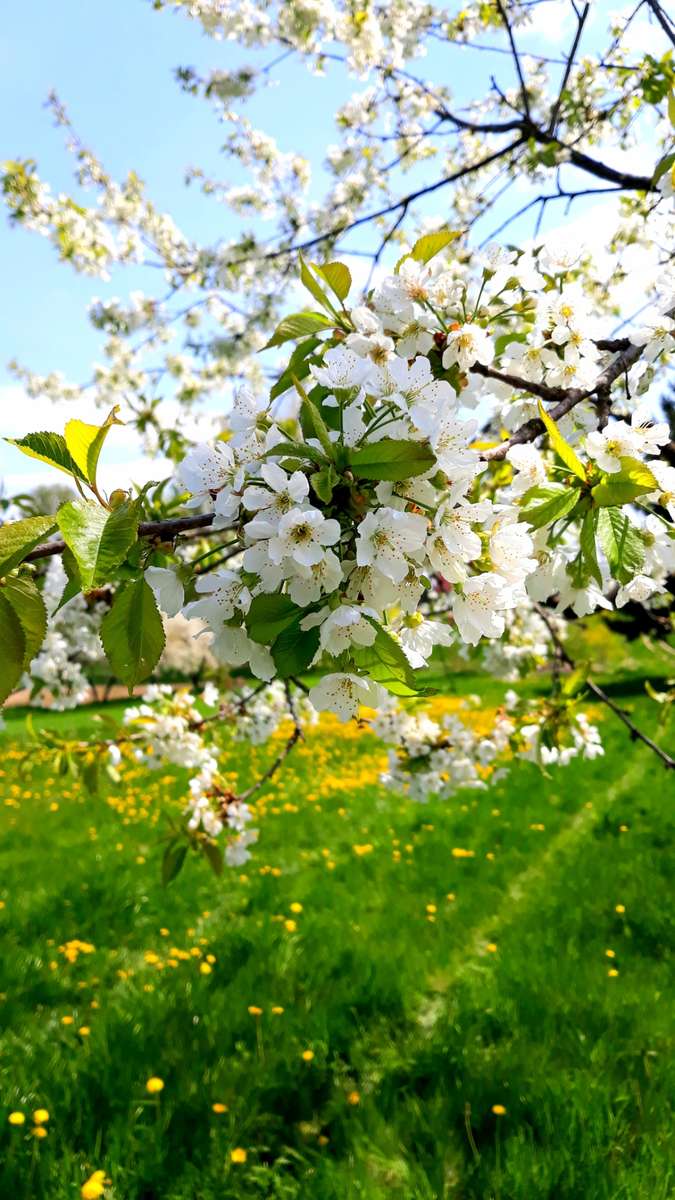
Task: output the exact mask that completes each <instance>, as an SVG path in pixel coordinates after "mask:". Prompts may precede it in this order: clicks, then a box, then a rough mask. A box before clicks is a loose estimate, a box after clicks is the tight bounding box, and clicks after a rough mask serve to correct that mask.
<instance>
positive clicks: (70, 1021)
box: [61, 1017, 74, 1025]
mask: <svg viewBox="0 0 675 1200" xmlns="http://www.w3.org/2000/svg"><path fill="white" fill-rule="evenodd" d="M73 1020H74V1018H73V1017H61V1024H62V1025H72V1024H73Z"/></svg>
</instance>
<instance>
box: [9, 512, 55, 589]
mask: <svg viewBox="0 0 675 1200" xmlns="http://www.w3.org/2000/svg"><path fill="white" fill-rule="evenodd" d="M55 529H56V520H55V518H54V517H24V519H23V520H22V521H8V523H7V524H6V525H1V526H0V578H2V576H3V575H7V574H8V573H9V572H10V571H13V570H14V567H18V565H19V563H20V562H23V560H24V558H25V557H26V555H27V554H30V552H31V550H34V549H35V547H36V546H39V545H40V543H41V542H44V541H46V539H47V538H48V537H49V536H50V534H52V533H53V532H54V530H55Z"/></svg>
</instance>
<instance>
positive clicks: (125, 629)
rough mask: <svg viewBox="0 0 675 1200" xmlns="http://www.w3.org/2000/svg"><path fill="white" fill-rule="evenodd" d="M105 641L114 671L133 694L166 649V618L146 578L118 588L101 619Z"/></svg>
mask: <svg viewBox="0 0 675 1200" xmlns="http://www.w3.org/2000/svg"><path fill="white" fill-rule="evenodd" d="M101 642H102V643H103V649H104V650H105V653H106V657H107V659H108V662H109V663H110V666H111V668H112V670H113V673H114V674H115V675H116V676H117V678H118V679H121V680H122V683H125V684H126V685H127V687H128V689H129V694H131V691H132V688H133V687H134V686H135V685H136V684H137V683H140V682H141V680H143V679H147V677H148V675H150V674H151V672H152V671H153V670H154V668H155V667H156V666H157V663H158V662H159V659H160V656H161V653H162V650H163V649H164V627H163V625H162V618H161V617H160V615H159V611H158V609H157V605H156V603H155V597H154V596H153V594H152V589H151V588H150V586H149V585H148V584H147V583H146V582H145V580H144V579H143V578H140V579H137V580H135V581H134V582H133V583H128V584H125V585H124V586H123V587H122V588H120V590H119V591H118V593H117V595H116V596H115V599H114V600H113V605H112V608H111V609H110V612H108V613H106V615H105V617H104V618H103V620H102V622H101Z"/></svg>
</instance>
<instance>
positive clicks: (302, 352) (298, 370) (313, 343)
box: [270, 337, 322, 400]
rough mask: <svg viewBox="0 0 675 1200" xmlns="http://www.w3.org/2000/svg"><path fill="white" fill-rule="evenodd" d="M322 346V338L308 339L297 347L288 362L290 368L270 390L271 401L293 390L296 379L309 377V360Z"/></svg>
mask: <svg viewBox="0 0 675 1200" xmlns="http://www.w3.org/2000/svg"><path fill="white" fill-rule="evenodd" d="M321 344H322V343H321V339H320V338H318V337H308V338H305V340H304V341H302V342H300V344H299V345H298V346H296V347H295V350H294V351H293V353H292V354H291V357H290V358H289V360H288V366H287V367H286V369H285V371H283V373H282V374H281V375H280V376H279V378H278V379H277V381H276V383H275V384H274V387H273V388H272V389H271V390H270V400H276V398H277V396H281V395H283V393H284V392H287V391H288V389H289V388H292V387H293V380H294V379H305V378H306V376H307V375H309V366H310V364H309V360H310V358H311V356H312V354H313V353H314V351H315V350H316V348H317V346H320V345H321Z"/></svg>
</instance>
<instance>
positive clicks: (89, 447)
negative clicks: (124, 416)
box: [64, 405, 124, 485]
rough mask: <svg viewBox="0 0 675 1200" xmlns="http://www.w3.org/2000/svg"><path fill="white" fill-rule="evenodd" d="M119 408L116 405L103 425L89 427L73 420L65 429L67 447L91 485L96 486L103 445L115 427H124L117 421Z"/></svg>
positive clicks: (121, 422) (82, 422) (84, 423)
mask: <svg viewBox="0 0 675 1200" xmlns="http://www.w3.org/2000/svg"><path fill="white" fill-rule="evenodd" d="M118 412H119V406H118V405H115V407H114V408H113V409H112V411H111V412H110V413H109V414H108V416H107V417H106V419H105V421H104V422H103V424H102V425H87V424H86V422H84V421H78V420H76V419H73V420H72V421H68V423H67V425H66V428H65V431H64V432H65V439H66V447H67V449H68V451H69V453H70V455H71V457H72V458H73V459H74V461H75V462H76V463H77V465H78V467H79V468H80V470H81V471H82V473H83V475H84V477H85V479H87V480H88V481H89V483H93V484H94V485H96V470H97V467H98V460H99V456H100V454H101V450H102V448H103V443H104V442H105V439H106V437H107V436H108V434H109V432H110V430H111V428H112V426H113V425H123V424H124V422H123V421H119V420H118V419H117V413H118Z"/></svg>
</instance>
